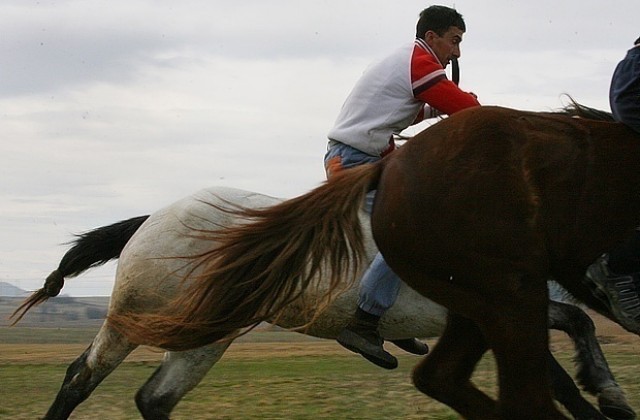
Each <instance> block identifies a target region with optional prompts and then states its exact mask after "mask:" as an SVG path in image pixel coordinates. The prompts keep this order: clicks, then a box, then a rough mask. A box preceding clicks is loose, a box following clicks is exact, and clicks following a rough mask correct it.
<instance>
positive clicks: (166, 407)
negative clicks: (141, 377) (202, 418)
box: [136, 342, 231, 420]
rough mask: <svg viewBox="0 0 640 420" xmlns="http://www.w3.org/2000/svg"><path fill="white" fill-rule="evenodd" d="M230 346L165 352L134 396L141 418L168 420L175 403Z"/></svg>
mask: <svg viewBox="0 0 640 420" xmlns="http://www.w3.org/2000/svg"><path fill="white" fill-rule="evenodd" d="M229 344H231V342H225V343H216V344H211V345H208V346H205V347H200V348H197V349H194V350H189V351H181V352H173V351H172V352H167V353H165V355H164V359H163V360H162V364H161V365H160V366H159V367H158V369H156V371H155V372H154V373H153V375H152V376H151V378H149V380H148V381H147V382H146V383H145V384H144V385H143V386H142V388H140V390H139V391H138V393H137V394H136V404H137V406H138V410H140V413H141V414H142V416H143V417H144V418H145V419H154V420H162V419H168V418H169V415H170V413H171V411H172V410H173V408H174V407H175V406H176V404H178V402H179V401H180V400H181V399H182V397H184V396H185V394H187V393H188V392H189V391H191V390H192V389H193V388H195V386H196V385H198V383H200V381H201V380H202V378H204V376H205V375H206V374H207V372H208V371H209V369H211V367H212V366H213V365H214V364H215V363H216V362H217V361H218V360H220V358H221V357H222V355H223V354H224V352H225V350H226V349H227V347H229Z"/></svg>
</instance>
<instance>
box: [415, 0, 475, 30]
mask: <svg viewBox="0 0 640 420" xmlns="http://www.w3.org/2000/svg"><path fill="white" fill-rule="evenodd" d="M452 26H455V27H457V28H459V29H462V31H463V32H464V31H466V30H467V28H466V26H465V24H464V19H462V15H461V14H460V13H458V12H457V11H456V10H455V9H452V8H450V7H446V6H430V7H427V8H426V9H424V10H423V11H422V12H420V19H418V24H417V25H416V38H424V34H426V33H427V31H433V32H435V33H437V34H438V35H440V36H442V35H444V33H445V32H447V30H449V28H450V27H452Z"/></svg>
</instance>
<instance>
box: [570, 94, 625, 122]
mask: <svg viewBox="0 0 640 420" xmlns="http://www.w3.org/2000/svg"><path fill="white" fill-rule="evenodd" d="M569 101H570V102H571V103H570V104H569V105H566V106H565V107H563V108H561V109H560V111H558V113H559V114H562V115H568V116H570V117H578V118H585V119H588V120H596V121H610V122H614V121H616V120H615V118H613V114H612V113H610V112H607V111H602V110H600V109H596V108H591V107H588V106H586V105H582V104H579V103H578V102H576V101H575V100H574V99H573V98H572V97H569Z"/></svg>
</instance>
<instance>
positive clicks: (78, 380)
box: [16, 188, 635, 419]
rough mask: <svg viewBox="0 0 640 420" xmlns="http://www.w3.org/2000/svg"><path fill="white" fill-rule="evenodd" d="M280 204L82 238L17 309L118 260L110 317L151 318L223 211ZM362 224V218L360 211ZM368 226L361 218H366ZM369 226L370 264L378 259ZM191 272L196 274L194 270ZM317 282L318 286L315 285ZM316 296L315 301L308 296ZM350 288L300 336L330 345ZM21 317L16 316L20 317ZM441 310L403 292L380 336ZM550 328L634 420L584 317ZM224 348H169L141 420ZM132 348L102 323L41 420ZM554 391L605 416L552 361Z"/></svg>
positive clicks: (165, 410)
mask: <svg viewBox="0 0 640 420" xmlns="http://www.w3.org/2000/svg"><path fill="white" fill-rule="evenodd" d="M280 201H281V200H279V199H276V198H272V197H268V196H265V195H262V194H258V193H253V192H247V191H241V190H237V189H230V188H210V189H206V190H202V191H200V192H198V193H196V194H193V195H191V196H189V197H186V198H184V199H182V200H180V201H177V202H176V203H174V204H172V205H170V206H168V207H166V208H164V209H162V210H160V211H158V212H156V213H154V214H153V215H151V216H142V217H137V218H133V219H129V220H126V221H122V222H119V223H115V224H113V225H110V226H105V227H102V228H98V229H95V230H92V231H90V232H87V233H85V234H83V235H80V236H79V237H78V239H77V240H76V242H75V245H74V246H73V247H72V248H71V249H70V250H69V251H68V252H67V253H66V254H65V256H64V257H63V259H62V261H61V262H60V265H59V267H58V269H57V270H55V271H54V272H53V273H52V274H51V275H50V276H49V277H48V279H47V281H46V284H45V286H44V287H43V288H42V289H41V290H39V291H38V292H36V293H34V295H32V296H31V298H30V299H28V300H27V301H26V302H25V304H24V305H23V306H22V307H21V308H20V309H18V310H17V311H16V315H18V314H19V315H20V317H21V316H22V315H24V313H25V312H26V311H27V310H28V309H29V308H31V307H32V306H33V305H36V304H38V303H41V302H42V301H44V300H46V299H47V298H49V297H51V296H55V295H57V294H58V293H59V291H60V289H61V288H62V286H63V279H64V277H74V276H77V275H78V274H80V273H81V272H83V271H85V270H86V269H88V268H90V267H93V266H96V265H100V264H102V263H105V262H107V261H109V260H111V259H114V258H118V257H119V258H120V260H119V264H118V269H117V275H116V283H115V287H114V289H113V294H112V296H111V302H110V307H109V314H110V315H112V314H117V313H122V312H127V311H131V310H132V308H135V310H136V311H138V312H157V311H159V310H160V309H161V308H162V307H163V305H165V304H166V302H168V300H169V299H171V298H173V297H174V296H175V295H176V294H177V293H180V284H181V280H182V278H183V277H184V276H185V275H186V274H187V273H188V272H189V271H190V270H192V269H193V267H192V261H193V260H192V259H191V257H193V256H196V255H198V254H200V253H202V252H204V251H205V250H206V249H208V248H209V247H210V246H211V244H210V239H209V238H208V236H209V232H212V231H213V232H219V231H221V230H223V229H224V228H225V227H226V226H230V225H232V224H235V223H238V222H239V221H238V220H237V219H236V218H235V216H233V215H232V214H231V213H229V212H227V211H224V210H222V208H223V207H224V208H234V207H235V206H242V207H246V208H259V207H267V206H271V205H273V204H276V203H279V202H280ZM362 217H366V216H365V215H364V214H363V215H362ZM363 220H366V219H363ZM363 225H364V226H367V229H365V231H366V235H367V238H366V243H367V248H368V251H367V253H368V258H369V259H371V258H372V257H373V255H374V254H375V248H374V243H373V240H372V239H371V236H370V231H369V229H368V221H367V222H366V223H363ZM196 273H197V271H196ZM322 281H323V279H319V282H320V284H322ZM311 298H313V296H311ZM356 301H357V286H352V287H351V288H350V289H348V290H346V291H345V292H344V293H342V294H341V295H339V296H337V297H336V299H335V300H333V302H332V303H331V304H330V305H329V306H328V307H327V308H326V310H324V311H323V312H322V313H321V315H320V316H319V317H318V318H317V319H316V320H315V321H314V322H313V323H312V324H311V325H310V326H309V327H308V329H306V330H305V331H304V333H306V334H309V335H313V336H317V337H323V338H329V339H331V338H334V337H335V336H336V335H337V333H338V332H339V331H340V329H341V328H342V327H343V326H344V325H345V324H346V322H347V321H348V319H349V317H350V315H351V314H352V313H353V311H354V309H355V305H356ZM303 314H304V311H302V310H300V307H299V306H298V305H297V304H296V303H295V302H294V303H292V304H291V305H290V306H289V310H287V311H285V313H284V315H283V316H281V317H280V318H279V319H278V320H277V325H280V326H282V327H285V328H290V327H298V326H301V325H303V324H306V323H307V322H308V321H309V319H308V318H305V317H304V316H303ZM18 319H19V318H18ZM445 319H446V312H445V309H443V308H442V307H441V306H439V305H437V304H435V303H433V302H431V301H430V300H427V299H426V298H424V297H422V296H421V295H419V294H418V293H416V292H415V291H413V290H412V289H410V288H408V287H406V286H404V285H403V287H402V289H401V291H400V295H399V298H398V301H397V303H396V304H395V305H394V306H393V307H392V308H391V310H389V312H388V313H387V314H386V315H385V316H384V318H383V319H382V323H381V333H382V335H383V336H384V337H385V338H386V339H397V338H407V337H433V336H437V335H439V334H440V333H441V331H442V329H443V327H444V323H445ZM549 322H550V324H549V327H550V328H554V329H560V330H563V331H565V332H567V333H568V334H569V335H570V336H571V337H572V339H573V340H574V342H575V346H576V350H577V356H576V362H577V366H578V373H577V378H578V381H579V382H580V384H581V385H582V386H583V388H584V389H585V390H586V391H588V392H590V393H592V394H594V395H597V396H598V402H599V405H600V410H601V411H602V413H605V414H606V415H607V416H609V417H611V418H617V419H632V418H635V413H634V412H633V410H632V409H631V408H630V407H629V405H628V404H627V402H626V400H625V397H624V393H623V392H622V390H621V389H620V388H619V386H618V384H617V383H616V382H615V380H614V378H613V375H612V374H611V372H610V371H609V367H608V365H607V362H606V360H605V358H604V356H603V354H602V351H601V349H600V347H599V345H598V342H597V340H596V338H595V332H594V325H593V322H592V321H591V319H590V318H589V317H588V316H587V315H586V314H585V313H584V312H583V311H582V310H581V309H579V308H577V307H575V306H572V305H568V304H564V303H559V302H553V303H552V304H551V305H550V313H549ZM230 344H231V342H230V341H226V342H217V343H213V344H210V345H207V346H204V347H200V348H194V349H191V350H187V351H167V352H166V354H165V357H164V358H163V360H162V362H161V364H160V366H159V367H158V368H157V370H156V372H155V373H154V374H153V375H152V376H151V378H150V379H149V380H148V381H147V383H146V384H145V385H144V386H143V387H142V388H141V389H140V390H139V391H138V393H137V395H136V403H137V406H138V408H139V410H140V412H141V413H142V415H143V417H144V418H146V419H166V418H169V415H170V413H171V411H172V410H173V408H174V407H175V406H176V404H178V402H179V401H180V400H181V399H182V398H183V397H184V396H185V394H187V393H188V392H189V391H190V390H191V389H193V388H194V387H195V386H196V385H197V384H198V383H199V382H200V381H201V380H202V378H203V377H204V376H205V374H206V373H207V372H208V371H209V369H211V367H212V366H213V365H214V364H215V363H216V362H217V361H218V360H220V358H221V357H222V355H223V353H224V352H225V350H226V349H227V347H228V346H229V345H230ZM136 347H137V344H134V343H132V342H131V341H130V340H128V339H127V338H125V337H124V336H123V335H121V334H119V333H118V332H117V331H116V330H115V329H114V328H112V326H111V325H110V324H109V322H108V321H106V322H105V323H104V325H103V326H102V328H101V330H100V331H99V333H98V335H97V336H96V337H95V339H94V340H93V343H92V344H91V345H90V346H89V348H88V349H87V350H86V351H85V352H84V353H83V354H82V355H81V356H80V357H79V358H78V359H77V360H76V361H74V362H73V363H72V364H71V365H70V366H69V368H68V370H67V375H66V377H65V379H64V383H63V384H62V387H61V389H60V391H59V393H58V396H57V398H56V399H55V401H54V403H53V404H52V406H51V408H50V409H49V412H48V413H47V415H46V417H45V418H47V419H64V418H67V417H68V416H69V415H70V414H71V413H72V411H73V410H74V409H75V407H76V406H78V404H80V403H81V402H82V401H84V400H85V399H86V398H88V397H89V395H90V394H91V392H92V391H93V390H94V389H95V388H96V387H97V386H98V384H99V383H100V382H101V381H102V380H103V379H104V378H105V377H106V376H107V375H109V374H110V373H111V372H112V371H113V370H114V369H115V368H116V367H117V366H118V365H119V364H120V363H121V362H122V361H123V360H124V359H125V357H127V355H128V354H129V353H130V352H131V351H132V350H133V349H134V348H136ZM553 362H554V363H552V365H553V367H554V387H555V396H556V399H557V400H558V401H560V402H561V403H562V404H563V405H565V406H566V407H567V409H568V410H569V411H570V412H571V413H572V414H573V415H574V417H575V418H578V419H604V418H605V417H604V416H603V415H602V414H600V412H598V410H596V409H595V408H593V407H592V406H591V405H590V404H589V403H588V402H587V401H586V400H584V399H583V398H582V396H581V395H580V391H579V390H578V389H577V387H576V386H575V385H574V383H573V380H572V379H571V378H570V377H569V376H568V375H567V373H566V372H565V371H564V370H563V369H562V368H561V367H560V365H558V364H557V363H555V360H553Z"/></svg>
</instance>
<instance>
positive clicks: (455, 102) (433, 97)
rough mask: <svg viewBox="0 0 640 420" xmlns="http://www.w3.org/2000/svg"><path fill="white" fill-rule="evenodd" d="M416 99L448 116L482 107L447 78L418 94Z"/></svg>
mask: <svg viewBox="0 0 640 420" xmlns="http://www.w3.org/2000/svg"><path fill="white" fill-rule="evenodd" d="M416 98H417V99H419V100H421V101H422V102H425V103H427V104H429V105H430V106H432V107H433V108H435V109H437V110H438V111H440V112H442V113H444V114H447V115H452V114H455V113H456V112H458V111H461V110H463V109H466V108H471V107H473V106H479V105H480V102H478V100H477V99H476V98H475V97H474V96H473V95H471V94H470V93H467V92H463V91H462V90H460V88H459V87H458V86H456V84H455V83H453V82H452V81H451V80H448V79H446V78H443V79H442V80H439V81H438V82H436V83H435V84H433V85H432V86H431V87H429V88H428V89H425V90H423V91H422V92H420V93H418V94H417V95H416Z"/></svg>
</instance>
